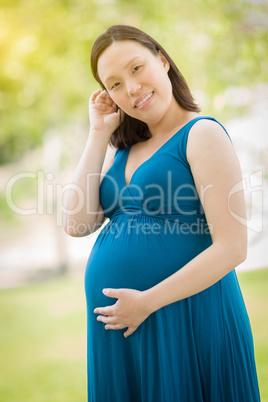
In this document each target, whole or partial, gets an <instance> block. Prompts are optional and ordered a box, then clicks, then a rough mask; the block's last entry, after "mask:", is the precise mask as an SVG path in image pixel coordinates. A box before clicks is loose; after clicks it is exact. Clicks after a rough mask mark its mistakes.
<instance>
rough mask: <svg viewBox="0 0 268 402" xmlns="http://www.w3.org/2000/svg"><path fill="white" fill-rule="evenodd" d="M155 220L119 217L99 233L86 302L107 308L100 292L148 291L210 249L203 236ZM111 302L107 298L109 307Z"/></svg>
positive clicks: (87, 274)
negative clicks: (126, 289) (118, 290)
mask: <svg viewBox="0 0 268 402" xmlns="http://www.w3.org/2000/svg"><path fill="white" fill-rule="evenodd" d="M163 222H164V221H163V220H162V219H159V218H152V217H147V216H140V215H139V216H135V217H134V218H131V219H130V217H129V216H128V217H127V216H124V215H122V216H119V217H117V218H115V219H114V220H113V221H110V222H109V223H108V224H107V225H106V226H105V227H104V228H103V229H102V231H101V232H100V234H99V236H98V237H97V239H96V242H95V244H94V246H93V248H92V250H91V253H90V255H89V258H88V262H87V266H86V272H85V291H86V297H87V303H88V304H89V305H91V306H92V307H93V308H94V307H95V306H101V305H107V304H108V303H107V297H105V296H104V295H103V294H102V289H103V288H105V287H109V288H130V289H137V290H145V289H148V288H150V287H152V286H154V285H156V284H157V283H159V282H161V281H162V280H164V279H165V278H167V277H168V276H170V275H172V274H173V273H174V272H176V271H177V270H178V269H180V268H181V267H183V266H184V265H185V264H186V263H187V262H189V261H190V260H191V259H192V258H194V257H195V256H196V255H198V254H199V253H200V252H202V251H203V250H204V249H206V248H207V247H209V246H210V244H211V237H210V235H208V234H203V233H191V231H187V230H186V228H184V231H182V230H181V229H180V228H179V225H178V224H177V226H178V228H175V227H174V226H169V227H168V228H167V227H166V226H165V224H164V223H163ZM114 302H115V300H114V299H110V304H114Z"/></svg>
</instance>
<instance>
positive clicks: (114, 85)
mask: <svg viewBox="0 0 268 402" xmlns="http://www.w3.org/2000/svg"><path fill="white" fill-rule="evenodd" d="M117 85H119V82H116V83H115V84H113V85H112V86H111V89H114V88H116V87H117Z"/></svg>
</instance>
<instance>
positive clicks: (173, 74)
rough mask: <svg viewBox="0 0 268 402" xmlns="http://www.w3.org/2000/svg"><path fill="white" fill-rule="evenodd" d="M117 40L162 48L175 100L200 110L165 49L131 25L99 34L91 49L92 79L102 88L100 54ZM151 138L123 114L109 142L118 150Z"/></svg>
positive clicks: (141, 125)
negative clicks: (168, 66)
mask: <svg viewBox="0 0 268 402" xmlns="http://www.w3.org/2000/svg"><path fill="white" fill-rule="evenodd" d="M120 40H134V41H136V42H139V43H140V44H141V45H142V46H144V47H146V48H147V49H149V50H150V51H151V52H152V53H153V54H155V55H157V54H158V52H159V51H161V53H162V54H163V55H164V56H165V58H166V59H167V60H168V62H169V64H170V68H169V71H168V76H169V79H170V81H171V84H172V91H173V95H174V97H175V99H176V101H177V102H178V104H179V105H180V106H181V107H183V108H184V109H186V110H189V111H194V112H200V108H199V106H198V105H197V104H196V103H195V101H194V99H193V96H192V94H191V92H190V89H189V87H188V85H187V83H186V81H185V79H184V77H183V76H182V74H181V73H180V71H179V70H178V68H177V66H176V65H175V63H174V61H173V60H172V59H171V58H170V56H169V55H168V54H167V52H166V51H165V50H164V49H163V48H162V46H160V44H159V43H158V42H156V41H155V40H154V39H153V38H152V37H151V36H149V35H147V34H146V33H145V32H143V31H141V30H140V29H138V28H135V27H132V26H130V25H113V26H111V27H110V28H108V29H107V30H106V31H105V32H104V33H103V34H102V35H100V36H99V37H98V38H97V39H96V41H95V43H94V44H93V47H92V51H91V70H92V74H93V76H94V78H95V79H96V81H98V83H99V84H100V85H101V87H102V88H103V89H106V88H105V86H104V85H103V83H102V82H101V79H100V77H99V75H98V69H97V65H98V60H99V57H100V55H101V54H102V53H103V52H104V50H105V49H107V48H108V47H109V46H110V45H111V44H112V43H113V42H115V41H120ZM150 137H151V134H150V132H149V130H148V126H147V124H146V123H144V122H142V121H140V120H137V119H135V118H133V117H131V116H129V115H127V114H125V117H124V119H123V121H122V123H121V124H120V126H119V127H118V128H117V130H115V132H114V133H113V134H112V135H111V137H110V141H109V142H110V143H111V144H112V145H113V146H114V147H116V148H118V149H124V148H126V147H128V146H130V145H134V144H135V143H137V142H139V141H146V140H147V139H148V138H150Z"/></svg>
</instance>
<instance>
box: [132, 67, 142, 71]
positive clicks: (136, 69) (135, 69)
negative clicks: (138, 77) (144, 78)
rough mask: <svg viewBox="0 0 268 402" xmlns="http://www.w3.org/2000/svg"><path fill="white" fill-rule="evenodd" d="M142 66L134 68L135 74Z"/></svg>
mask: <svg viewBox="0 0 268 402" xmlns="http://www.w3.org/2000/svg"><path fill="white" fill-rule="evenodd" d="M140 67H141V66H136V67H134V68H133V72H134V73H135V72H136V71H138V69H139V68H140Z"/></svg>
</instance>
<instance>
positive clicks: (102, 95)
mask: <svg viewBox="0 0 268 402" xmlns="http://www.w3.org/2000/svg"><path fill="white" fill-rule="evenodd" d="M116 109H117V108H116V105H115V104H114V102H113V101H112V100H111V98H110V97H109V95H108V94H107V92H106V91H103V92H101V91H100V90H98V91H96V92H94V93H93V94H92V95H91V97H90V103H89V118H90V132H89V137H88V140H87V143H86V146H85V149H84V152H83V154H82V156H81V159H80V161H79V163H78V165H77V168H76V170H75V173H74V177H73V180H72V183H71V185H70V188H69V189H68V190H66V191H65V194H64V208H63V216H64V230H65V232H66V233H67V234H69V235H70V236H74V237H83V236H86V235H88V234H91V233H93V232H95V231H96V230H97V229H99V227H100V226H101V225H102V223H103V221H104V213H103V210H102V207H101V205H100V200H99V186H100V181H101V180H100V179H101V176H102V174H104V173H105V171H107V170H108V168H109V167H110V166H111V161H112V160H113V158H112V154H113V153H115V149H114V148H111V147H110V146H109V144H108V143H109V139H110V136H111V135H112V133H113V132H114V131H115V130H116V128H117V127H118V126H119V121H120V117H119V112H117V111H116Z"/></svg>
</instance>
